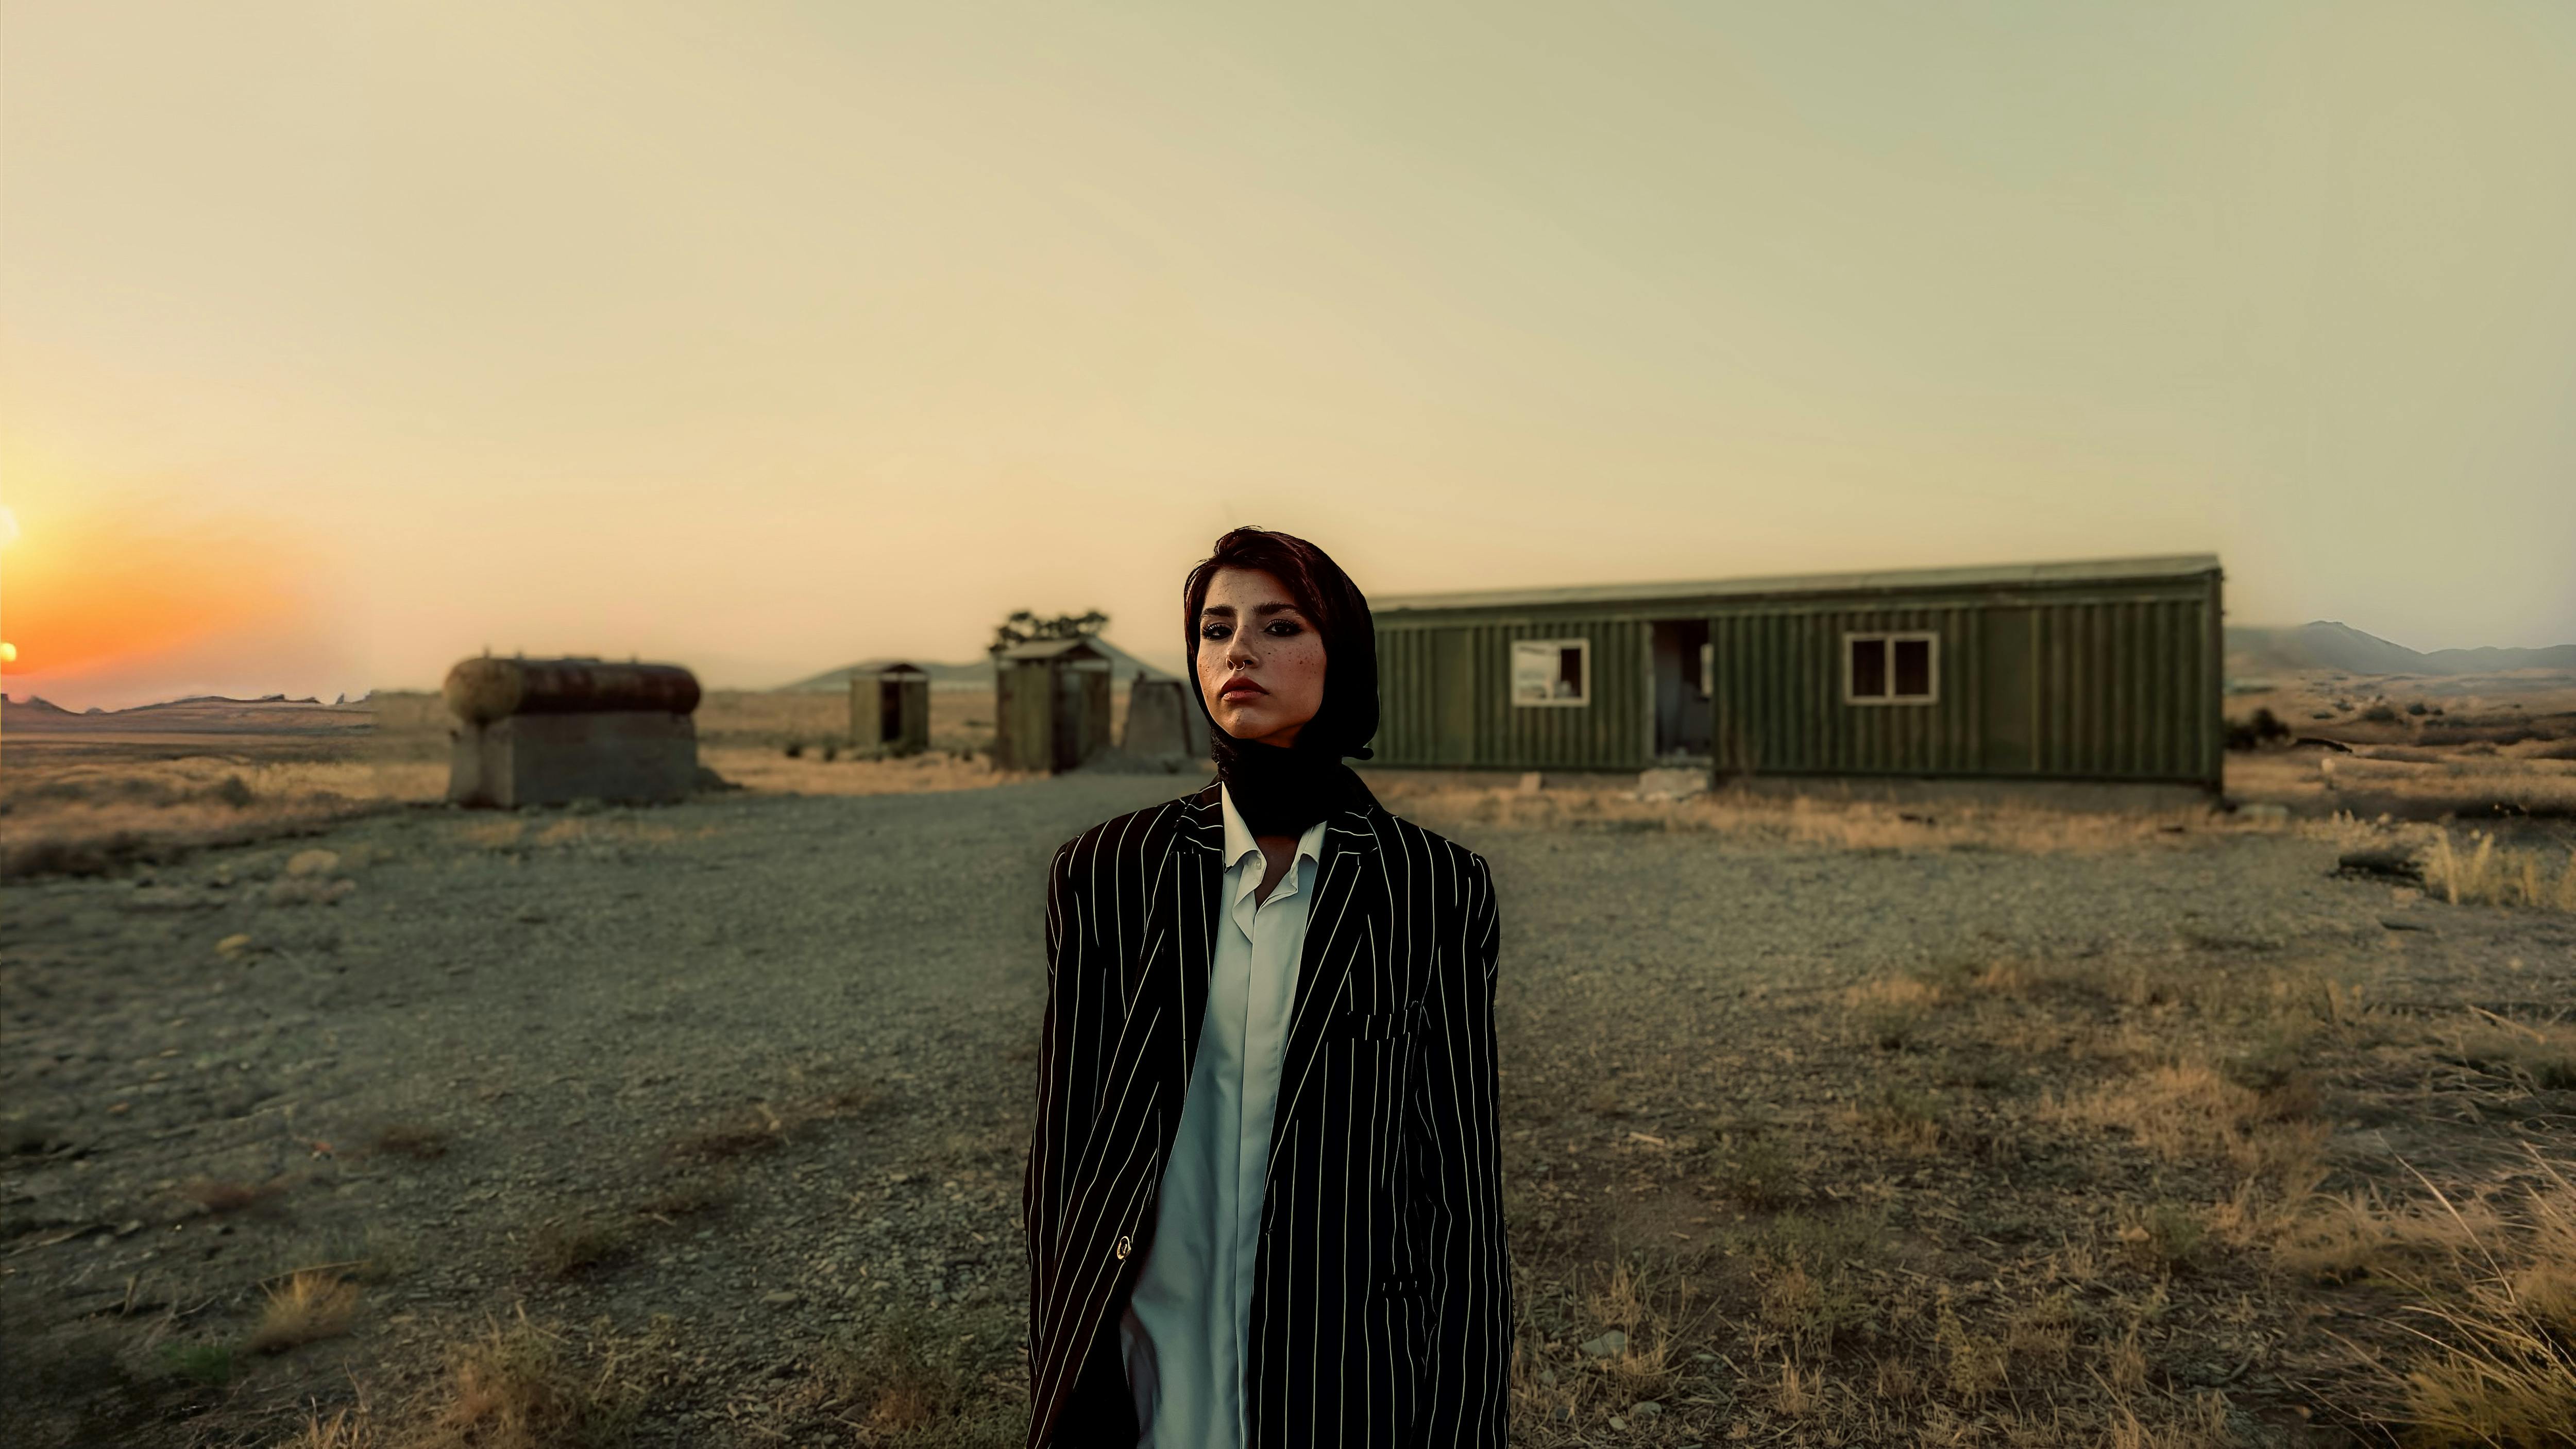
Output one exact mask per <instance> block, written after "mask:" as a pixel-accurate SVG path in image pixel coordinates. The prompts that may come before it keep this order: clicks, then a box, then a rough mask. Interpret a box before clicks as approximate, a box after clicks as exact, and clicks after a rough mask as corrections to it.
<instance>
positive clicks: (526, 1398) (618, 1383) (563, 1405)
mask: <svg viewBox="0 0 2576 1449" xmlns="http://www.w3.org/2000/svg"><path fill="white" fill-rule="evenodd" d="M444 1396H445V1402H444V1403H443V1404H442V1405H440V1406H438V1407H437V1408H436V1409H435V1411H434V1412H432V1413H431V1414H429V1415H428V1416H426V1417H427V1421H426V1423H425V1424H424V1425H423V1426H422V1427H421V1429H420V1430H419V1432H417V1433H415V1434H413V1435H410V1436H407V1437H405V1438H403V1439H402V1440H400V1441H398V1442H399V1444H400V1449H562V1446H605V1445H609V1444H615V1443H618V1442H621V1441H622V1440H623V1439H624V1438H625V1435H626V1432H627V1430H628V1429H629V1428H630V1426H632V1425H633V1423H634V1422H635V1419H636V1417H637V1415H638V1414H639V1413H640V1411H641V1409H642V1407H643V1400H644V1397H645V1395H644V1388H643V1386H642V1385H641V1384H640V1383H638V1382H636V1381H635V1380H633V1379H631V1378H629V1377H627V1376H626V1374H625V1373H624V1372H623V1365H621V1364H620V1363H619V1362H618V1361H617V1359H616V1357H615V1356H614V1355H610V1356H608V1357H607V1358H605V1359H604V1360H603V1361H602V1362H601V1363H599V1365H598V1366H597V1368H596V1370H595V1371H593V1372H589V1373H584V1372H582V1370H581V1367H580V1366H578V1365H576V1364H575V1363H573V1362H572V1356H571V1355H570V1354H568V1353H567V1352H566V1349H565V1346H564V1343H563V1341H562V1340H561V1339H560V1338H558V1337H557V1336H555V1335H553V1334H550V1333H547V1332H545V1331H543V1330H541V1329H539V1328H537V1327H536V1326H535V1325H534V1324H532V1323H530V1322H529V1321H528V1320H527V1316H526V1311H525V1310H524V1309H523V1310H521V1313H520V1317H519V1321H518V1322H517V1323H515V1324H512V1325H511V1326H509V1327H508V1328H503V1327H502V1326H500V1325H499V1324H494V1325H493V1326H492V1327H491V1328H490V1330H489V1331H488V1332H486V1333H485V1334H484V1336H483V1337H481V1338H480V1339H477V1340H476V1341H474V1342H473V1343H471V1344H468V1345H466V1346H465V1347H463V1348H461V1349H459V1350H457V1351H455V1352H454V1353H453V1354H452V1355H451V1356H450V1360H449V1366H448V1382H447V1384H446V1386H445V1389H444Z"/></svg>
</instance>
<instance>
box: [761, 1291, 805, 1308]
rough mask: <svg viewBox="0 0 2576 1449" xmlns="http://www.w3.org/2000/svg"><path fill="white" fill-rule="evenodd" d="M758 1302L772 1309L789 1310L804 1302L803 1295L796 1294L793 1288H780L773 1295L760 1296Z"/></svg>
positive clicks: (764, 1294)
mask: <svg viewBox="0 0 2576 1449" xmlns="http://www.w3.org/2000/svg"><path fill="white" fill-rule="evenodd" d="M760 1301H761V1302H763V1303H766V1304H768V1305H769V1306H770V1307H772V1308H791V1307H794V1306H795V1305H796V1304H799V1303H802V1302H804V1301H805V1295H804V1294H802V1293H799V1292H797V1291H796V1290H795V1289H793V1288H781V1289H779V1290H778V1291H777V1292H775V1293H763V1294H761V1295H760Z"/></svg>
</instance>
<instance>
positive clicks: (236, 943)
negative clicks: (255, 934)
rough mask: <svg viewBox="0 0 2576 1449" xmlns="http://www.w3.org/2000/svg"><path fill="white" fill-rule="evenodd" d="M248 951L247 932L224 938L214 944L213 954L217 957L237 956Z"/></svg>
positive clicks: (248, 940) (248, 938) (248, 937)
mask: <svg viewBox="0 0 2576 1449" xmlns="http://www.w3.org/2000/svg"><path fill="white" fill-rule="evenodd" d="M249 950H250V933H249V932H247V931H244V932H240V933H237V934H234V935H230V936H226V937H224V938H223V939H222V940H220V941H217V942H216V943H215V954H216V955H218V956H239V955H243V954H245V953H247V952H248V951H249Z"/></svg>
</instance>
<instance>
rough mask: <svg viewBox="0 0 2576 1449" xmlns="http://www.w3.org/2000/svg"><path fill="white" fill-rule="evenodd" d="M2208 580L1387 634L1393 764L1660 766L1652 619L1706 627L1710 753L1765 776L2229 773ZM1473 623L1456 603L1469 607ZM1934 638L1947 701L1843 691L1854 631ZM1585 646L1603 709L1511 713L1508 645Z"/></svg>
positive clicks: (1708, 606)
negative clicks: (1869, 699) (1550, 642)
mask: <svg viewBox="0 0 2576 1449" xmlns="http://www.w3.org/2000/svg"><path fill="white" fill-rule="evenodd" d="M2217 608H2218V589H2217V581H2216V579H2215V578H2209V579H2182V580H2175V581H2172V582H2170V583H2158V584H2151V585H2141V586H2137V587H2130V588H2116V589H2105V588H2103V587H2101V586H2099V585H2092V586H2088V587H2087V588H2086V589H2085V590H2083V591H2081V592H2076V591H2071V590H2070V591H2065V592H2061V593H2054V594H2053V593H2051V592H2049V591H2047V590H2042V589H2022V590H2015V591H2012V592H2011V593H2009V594H1991V595H1985V596H1978V597H1959V598H1944V599H1927V600H1923V601H1920V602H1908V603H1901V604H1900V603H1896V602H1893V601H1883V600H1866V601H1864V600H1850V599H1846V600H1833V599H1816V600H1805V599H1801V600H1794V601H1783V600H1777V599H1774V600H1768V601H1762V602H1758V603H1747V602H1738V601H1732V600H1698V601H1693V600H1674V601H1669V602H1666V603H1659V604H1654V605H1649V606H1636V605H1627V606H1622V607H1621V608H1620V609H1619V610H1618V611H1616V612H1615V613H1614V612H1613V611H1611V610H1608V609H1599V610H1594V611H1590V612H1584V613H1569V614H1568V615H1566V616H1563V617H1545V618H1511V619H1479V618H1475V617H1473V616H1472V615H1465V611H1456V612H1453V613H1451V614H1449V615H1448V616H1446V617H1444V618H1441V619H1438V620H1436V621H1435V620H1426V621H1423V622H1421V623H1413V622H1410V621H1407V622H1403V623H1397V624H1393V625H1391V626H1386V627H1381V629H1380V631H1379V638H1378V650H1379V668H1380V681H1381V684H1380V688H1381V707H1382V710H1383V722H1382V724H1381V726H1380V729H1379V732H1378V738H1377V758H1378V759H1379V760H1380V761H1381V762H1383V763H1386V764H1390V765H1458V766H1473V767H1479V768H1484V769H1507V770H1546V769H1618V770H1632V769H1640V768H1643V767H1645V766H1647V765H1649V764H1652V763H1653V762H1654V761H1653V758H1652V748H1653V744H1652V740H1653V713H1652V711H1653V700H1652V698H1651V690H1652V688H1653V673H1652V663H1651V657H1650V639H1651V632H1652V627H1653V623H1652V621H1654V620H1657V619H1688V618H1704V619H1706V620H1707V621H1708V624H1709V642H1710V645H1711V661H1712V673H1711V677H1710V680H1709V688H1710V694H1711V703H1712V706H1713V716H1714V725H1715V729H1714V742H1713V745H1712V752H1713V753H1714V754H1715V756H1716V757H1717V759H1718V761H1719V763H1720V765H1721V766H1722V767H1725V768H1730V769H1735V768H1750V769H1752V770H1753V771H1755V772H1757V773H1763V774H1827V775H2007V776H2025V777H2039V778H2060V779H2083V780H2141V781H2174V782H2183V783H2193V784H2203V785H2208V786H2212V787H2215V785H2216V784H2217V782H2218V779H2219V770H2220V758H2221V757H2220V753H2219V751H2220V738H2219V697H2218V687H2219V680H2218V658H2217V653H2216V649H2217V639H2216V632H2217V630H2216V624H2217ZM1462 615H1464V616H1463V617H1462ZM1911 631H1924V632H1929V633H1933V634H1936V635H1937V636H1938V637H1939V639H1940V641H1941V642H1940V659H1939V665H1938V689H1937V695H1938V697H1937V699H1936V701H1935V702H1933V703H1929V704H1883V705H1854V704H1847V703H1845V702H1844V701H1843V680H1842V661H1843V649H1844V643H1843V636H1844V635H1845V634H1847V633H1855V632H1858V633H1878V632H1911ZM1551 638H1588V639H1590V640H1591V641H1592V670H1593V692H1592V703H1591V704H1590V705H1589V706H1588V707H1583V708H1561V707H1559V708H1551V707H1535V708H1534V707H1527V706H1514V705H1513V704H1512V703H1511V701H1510V699H1509V698H1508V684H1509V681H1508V679H1507V678H1506V674H1507V671H1508V670H1509V669H1510V658H1511V641H1513V640H1515V639H1551Z"/></svg>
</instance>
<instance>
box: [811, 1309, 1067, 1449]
mask: <svg viewBox="0 0 2576 1449" xmlns="http://www.w3.org/2000/svg"><path fill="white" fill-rule="evenodd" d="M961 1328H962V1329H963V1331H959V1330H960V1329H961ZM1016 1337H1017V1333H1016V1331H1015V1328H1014V1327H1013V1326H1012V1325H1011V1324H1010V1323H1007V1322H1005V1321H1004V1320H1003V1319H1002V1318H1001V1317H999V1316H998V1315H987V1316H984V1317H981V1318H973V1317H970V1318H965V1319H958V1318H936V1317H933V1316H931V1315H929V1314H926V1313H924V1312H922V1311H921V1310H920V1309H918V1308H911V1309H906V1310H903V1311H900V1312H898V1313H896V1314H895V1315H894V1316H892V1317H890V1318H887V1319H886V1320H884V1321H882V1322H880V1323H878V1324H877V1325H876V1326H875V1327H874V1328H873V1329H871V1330H870V1331H868V1332H866V1333H864V1334H859V1335H853V1336H851V1337H849V1338H846V1339H844V1340H842V1341H840V1342H838V1343H835V1344H833V1345H832V1346H830V1347H828V1348H826V1349H824V1350H823V1351H822V1352H821V1353H820V1354H819V1355H818V1356H817V1357H816V1359H815V1360H814V1362H813V1364H812V1365H811V1369H810V1372H809V1373H808V1375H807V1377H806V1378H805V1379H804V1381H803V1382H802V1383H801V1384H800V1385H798V1386H797V1387H796V1388H794V1389H793V1390H791V1391H790V1397H791V1399H792V1401H794V1402H795V1403H796V1405H797V1407H798V1408H800V1409H804V1410H811V1411H819V1412H828V1413H829V1414H830V1415H831V1417H833V1418H835V1419H838V1420H839V1421H841V1422H842V1423H845V1424H849V1425H852V1426H853V1427H855V1428H856V1429H857V1430H858V1435H857V1442H858V1443H860V1444H863V1445H889V1446H904V1449H950V1446H961V1449H962V1446H968V1445H974V1446H983V1445H996V1446H998V1445H1004V1444H1012V1445H1015V1444H1017V1443H1019V1442H1020V1439H1021V1437H1022V1436H1023V1435H1024V1434H1025V1433H1026V1432H1027V1427H1028V1421H1027V1412H1026V1409H1025V1408H1024V1407H1023V1406H1024V1405H1025V1403H1026V1398H1027V1385H1026V1381H1025V1379H1024V1378H1023V1377H1020V1376H1018V1375H1014V1374H1008V1373H1004V1372H1002V1369H1003V1361H1002V1358H1001V1355H1002V1353H1003V1352H1004V1347H1003V1346H1004V1345H1007V1344H1009V1343H1011V1342H1012V1341H1014V1340H1015V1339H1016Z"/></svg>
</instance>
